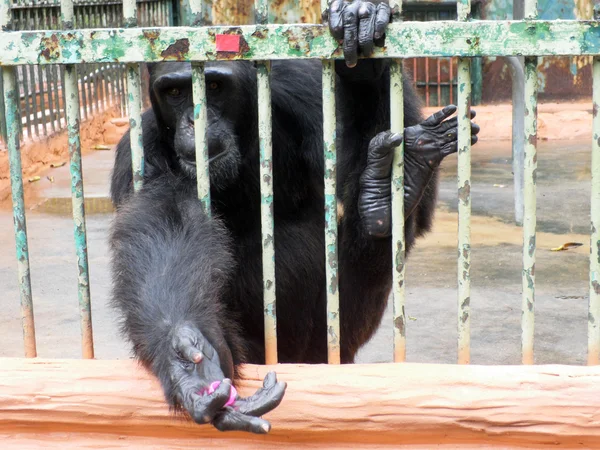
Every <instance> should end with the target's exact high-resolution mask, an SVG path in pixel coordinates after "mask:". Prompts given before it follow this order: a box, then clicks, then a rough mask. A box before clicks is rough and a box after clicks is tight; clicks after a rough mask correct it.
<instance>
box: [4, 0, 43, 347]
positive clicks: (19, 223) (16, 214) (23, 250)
mask: <svg viewBox="0 0 600 450" xmlns="http://www.w3.org/2000/svg"><path fill="white" fill-rule="evenodd" d="M11 6H12V1H11V0H4V1H2V2H1V3H0V26H1V27H2V29H5V30H10V29H11V28H12V14H11ZM16 71H17V69H16V68H12V67H4V68H2V82H3V90H4V92H3V96H4V110H5V116H4V117H5V120H6V131H7V142H6V144H7V147H8V162H9V170H10V189H11V195H12V206H13V224H14V231H15V244H16V252H17V275H18V279H19V296H20V300H21V326H22V327H23V344H24V347H25V356H26V357H27V358H35V357H36V356H37V350H36V343H35V320H34V314H33V296H32V294H31V274H30V269H29V244H28V241H27V221H26V217H25V199H24V196H23V171H22V169H21V149H20V145H19V124H20V122H21V117H20V114H19V110H20V109H19V99H20V95H19V87H18V85H17V79H16V78H17V77H16Z"/></svg>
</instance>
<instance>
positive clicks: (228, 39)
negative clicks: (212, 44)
mask: <svg viewBox="0 0 600 450" xmlns="http://www.w3.org/2000/svg"><path fill="white" fill-rule="evenodd" d="M217 51H218V52H234V53H238V52H239V51H240V35H239V34H217Z"/></svg>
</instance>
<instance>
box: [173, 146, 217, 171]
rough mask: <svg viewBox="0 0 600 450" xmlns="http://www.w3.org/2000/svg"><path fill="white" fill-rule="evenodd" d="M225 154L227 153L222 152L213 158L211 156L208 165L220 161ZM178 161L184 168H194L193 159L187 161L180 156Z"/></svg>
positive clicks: (194, 162) (194, 161)
mask: <svg viewBox="0 0 600 450" xmlns="http://www.w3.org/2000/svg"><path fill="white" fill-rule="evenodd" d="M226 154H227V152H226V151H225V150H223V151H222V152H221V153H218V154H216V155H215V156H212V157H210V158H208V163H209V164H210V163H211V162H213V161H216V160H218V159H221V158H222V157H223V156H225V155H226ZM179 161H180V162H181V163H182V164H183V165H185V166H188V167H189V166H193V167H194V168H195V167H196V160H195V159H188V158H182V157H181V156H180V157H179Z"/></svg>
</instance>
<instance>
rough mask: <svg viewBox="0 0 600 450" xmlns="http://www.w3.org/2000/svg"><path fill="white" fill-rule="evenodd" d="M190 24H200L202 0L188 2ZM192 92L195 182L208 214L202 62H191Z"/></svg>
mask: <svg viewBox="0 0 600 450" xmlns="http://www.w3.org/2000/svg"><path fill="white" fill-rule="evenodd" d="M190 10H191V15H190V17H189V19H190V25H191V26H201V25H202V0H192V1H191V2H190ZM192 94H193V97H194V99H193V100H194V139H195V141H194V143H195V149H196V182H197V189H198V198H199V199H200V201H201V203H202V205H203V207H204V211H205V212H206V214H207V215H209V216H210V214H211V209H210V171H209V158H208V143H207V141H206V120H207V114H206V113H207V107H208V105H207V103H206V80H205V77H204V64H203V63H192Z"/></svg>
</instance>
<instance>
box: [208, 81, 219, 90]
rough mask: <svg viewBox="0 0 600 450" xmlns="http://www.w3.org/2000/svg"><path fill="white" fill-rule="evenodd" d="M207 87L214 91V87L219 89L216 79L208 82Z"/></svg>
mask: <svg viewBox="0 0 600 450" xmlns="http://www.w3.org/2000/svg"><path fill="white" fill-rule="evenodd" d="M208 88H209V89H210V90H212V91H214V90H215V89H219V83H217V82H216V81H211V82H210V83H208Z"/></svg>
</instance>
